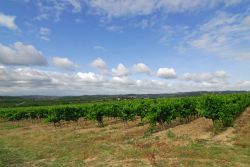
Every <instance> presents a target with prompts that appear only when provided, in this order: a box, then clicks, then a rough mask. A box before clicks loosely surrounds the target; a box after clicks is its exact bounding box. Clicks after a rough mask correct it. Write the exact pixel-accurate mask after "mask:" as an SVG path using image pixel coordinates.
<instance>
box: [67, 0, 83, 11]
mask: <svg viewBox="0 0 250 167" xmlns="http://www.w3.org/2000/svg"><path fill="white" fill-rule="evenodd" d="M69 3H70V4H71V5H72V6H73V7H74V9H73V12H76V13H78V12H80V11H81V10H82V6H81V2H80V0H69Z"/></svg>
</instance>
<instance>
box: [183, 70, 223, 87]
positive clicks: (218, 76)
mask: <svg viewBox="0 0 250 167" xmlns="http://www.w3.org/2000/svg"><path fill="white" fill-rule="evenodd" d="M181 79H183V80H185V81H193V82H196V83H204V84H205V83H207V84H214V83H221V82H223V83H224V82H226V81H227V79H228V75H227V73H226V72H225V71H215V72H204V73H185V74H183V76H182V78H181Z"/></svg>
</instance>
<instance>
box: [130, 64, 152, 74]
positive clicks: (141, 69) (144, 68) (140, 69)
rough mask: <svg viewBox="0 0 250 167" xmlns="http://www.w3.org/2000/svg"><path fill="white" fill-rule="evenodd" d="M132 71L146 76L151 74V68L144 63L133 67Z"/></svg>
mask: <svg viewBox="0 0 250 167" xmlns="http://www.w3.org/2000/svg"><path fill="white" fill-rule="evenodd" d="M132 71H133V72H135V73H145V74H150V73H151V70H150V68H149V67H148V66H147V65H146V64H144V63H137V64H134V65H133V67H132Z"/></svg>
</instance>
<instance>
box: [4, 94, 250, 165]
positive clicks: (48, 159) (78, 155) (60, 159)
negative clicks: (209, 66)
mask: <svg viewBox="0 0 250 167" xmlns="http://www.w3.org/2000/svg"><path fill="white" fill-rule="evenodd" d="M247 97H249V95H246V94H244V95H216V96H205V97H197V98H198V99H199V100H198V102H197V98H196V97H195V98H194V97H191V98H184V99H183V98H181V99H159V100H158V101H157V102H155V100H152V101H151V100H146V101H149V102H150V106H149V108H148V109H150V110H147V112H145V115H143V118H141V117H140V115H139V113H140V114H141V113H142V112H141V111H142V110H145V108H140V107H139V108H140V109H141V110H135V108H133V109H134V110H135V111H136V112H135V114H132V113H130V111H131V110H128V107H125V108H124V109H123V110H122V111H121V112H115V113H120V114H118V115H116V116H115V117H111V116H107V115H106V114H107V113H106V112H104V113H103V114H101V115H102V117H101V119H100V117H99V116H100V112H101V111H103V110H101V111H99V110H98V108H95V109H96V110H93V109H92V110H83V111H85V113H86V112H90V111H91V112H90V113H91V114H89V113H88V114H83V115H86V116H83V115H82V116H81V117H80V116H79V118H77V121H76V120H75V117H74V116H75V115H74V114H73V115H72V114H69V113H71V112H68V110H67V109H64V110H59V109H62V108H65V106H63V107H62V106H60V107H59V109H58V108H57V107H55V106H52V107H47V108H50V110H44V108H43V109H42V110H41V111H44V112H45V113H47V115H46V116H44V118H40V117H39V118H38V117H35V118H31V117H30V116H34V115H33V114H30V113H33V112H32V111H34V110H35V111H38V110H36V109H37V108H36V109H34V110H31V108H30V107H28V108H27V110H25V108H19V107H17V108H2V109H1V113H0V114H1V117H2V119H1V122H0V166H3V167H5V166H21V167H26V166H28V167H29V166H58V167H61V166H131V167H132V166H133V167H134V166H197V167H198V166H216V167H217V166H237V167H238V166H239V167H245V166H246V167H247V166H250V108H247V109H246V108H245V107H244V106H246V105H249V103H248V100H246V98H247ZM187 99H189V100H187ZM190 99H191V101H190ZM194 99H195V100H194ZM219 99H220V100H219ZM193 100H194V101H193ZM138 101H140V100H138ZM138 101H132V102H131V101H125V102H119V104H118V103H116V105H117V104H118V105H119V106H120V105H121V106H130V104H138ZM173 101H175V102H176V101H178V103H173ZM163 102H165V103H164V104H165V105H162V103H163ZM193 102H195V103H193ZM214 102H218V103H219V104H215V103H214ZM125 104H126V105H125ZM144 104H145V103H143V105H144ZM156 104H159V105H156ZM160 104H161V105H160ZM187 104H189V105H187ZM190 104H196V105H190ZM201 104H206V106H202V105H201ZM211 104H213V105H211ZM93 105H94V107H96V106H98V105H100V106H102V107H104V106H105V107H107V106H109V105H112V106H113V105H114V103H109V104H107V105H106V104H105V105H104V104H93ZM103 105H104V106H103ZM209 105H210V107H208V106H209ZM215 105H217V109H216V108H214V110H211V108H213V107H214V106H215ZM222 105H223V107H224V108H227V109H228V110H225V109H222V107H221V106H222ZM88 106H90V107H91V108H92V107H93V106H92V104H89V105H88ZM159 106H160V107H159ZM166 106H168V107H166ZM169 106H170V107H169ZM241 106H242V107H241ZM70 107H71V108H72V106H70ZM70 107H69V106H68V107H66V108H70ZM98 107H99V106H98ZM55 108H56V109H55ZM71 108H70V109H71ZM74 108H77V110H78V109H79V107H78V106H76V105H74V107H73V109H74ZM81 108H82V107H81ZM111 108H112V107H111ZM176 108H178V109H182V112H181V111H179V112H177V110H176ZM230 108H232V109H233V110H230ZM242 108H245V109H244V110H243V109H242ZM38 109H39V111H40V109H41V107H38ZM109 109H110V108H109ZM120 109H121V108H120ZM155 109H158V110H155ZM193 109H194V111H193ZM235 109H238V110H237V111H236V110H235ZM60 111H61V112H60ZM73 111H74V110H73ZM96 111H99V112H96ZM127 111H129V112H127ZM139 111H140V112H139ZM153 111H154V112H153ZM173 111H175V113H176V112H177V113H179V115H178V114H177V115H176V114H173ZM183 111H188V112H183ZM212 111H213V112H212ZM13 112H14V113H13ZM211 112H212V113H211ZM27 113H28V114H27ZM55 113H61V114H59V115H57V114H55ZM93 113H94V114H93ZM101 113H102V112H101ZM124 113H130V115H128V114H127V115H124ZM154 113H156V114H154ZM181 113H182V114H181ZM225 113H227V114H225ZM40 114H41V113H39V114H38V115H35V116H41V115H40ZM67 114H69V115H67ZM113 114H114V113H113ZM147 114H148V115H147ZM171 114H172V115H171ZM62 115H63V116H62ZM131 115H132V116H131ZM169 115H171V117H169ZM21 116H22V117H23V118H22V117H21ZM52 116H54V117H55V118H57V117H58V116H60V120H59V121H58V119H55V118H53V119H52ZM66 116H71V117H70V118H72V120H71V119H68V117H66ZM20 117H21V118H20ZM205 117H207V118H205ZM15 118H16V119H15ZM63 118H67V119H68V120H66V119H63ZM88 118H93V119H88ZM122 118H128V119H122ZM166 118H167V119H166ZM169 118H171V119H170V120H169ZM210 118H211V119H210ZM231 118H233V119H231ZM48 120H49V121H48ZM55 120H56V121H55ZM100 120H101V122H100Z"/></svg>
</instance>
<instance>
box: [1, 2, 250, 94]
mask: <svg viewBox="0 0 250 167" xmlns="http://www.w3.org/2000/svg"><path fill="white" fill-rule="evenodd" d="M249 46H250V2H249V1H248V0H196V1H193V0H179V1H172V0H0V80H1V83H0V95H30V94H41V95H83V94H126V93H172V92H183V91H199V90H250V75H249V71H250V66H249V62H250V47H249Z"/></svg>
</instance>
